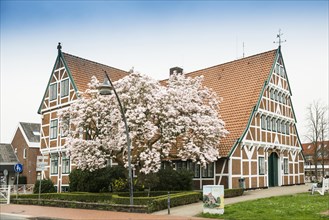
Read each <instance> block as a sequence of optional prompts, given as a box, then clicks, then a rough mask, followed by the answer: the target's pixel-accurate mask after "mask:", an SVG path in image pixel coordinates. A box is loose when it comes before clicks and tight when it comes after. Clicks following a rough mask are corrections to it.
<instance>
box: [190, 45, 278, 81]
mask: <svg viewBox="0 0 329 220" xmlns="http://www.w3.org/2000/svg"><path fill="white" fill-rule="evenodd" d="M277 50H278V49H273V50H269V51H265V52H262V53H258V54H254V55H250V56H248V57H243V58H240V59H237V60H231V61H227V62H225V63H220V64H216V65H213V66H210V67H206V68H202V69H198V70H195V71H192V72H189V73H186V75H189V74H191V73H195V72H199V71H204V70H207V69H211V68H214V67H218V66H221V65H225V64H229V63H233V62H237V61H242V60H245V59H250V58H253V57H256V56H260V55H263V54H266V53H271V52H274V51H277Z"/></svg>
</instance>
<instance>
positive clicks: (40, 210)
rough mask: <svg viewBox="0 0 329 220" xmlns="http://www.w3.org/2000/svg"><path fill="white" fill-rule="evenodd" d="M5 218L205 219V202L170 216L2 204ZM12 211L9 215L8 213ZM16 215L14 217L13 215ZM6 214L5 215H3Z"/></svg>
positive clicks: (295, 189) (272, 192)
mask: <svg viewBox="0 0 329 220" xmlns="http://www.w3.org/2000/svg"><path fill="white" fill-rule="evenodd" d="M309 188H310V187H309V185H301V186H286V187H273V188H269V189H262V190H253V191H247V192H245V193H244V195H243V196H240V197H234V198H227V199H225V205H227V204H232V203H237V202H242V201H247V200H254V199H259V198H266V197H271V196H279V195H289V194H296V193H301V192H307V191H308V189H309ZM0 210H1V220H3V219H8V220H12V219H15V220H49V219H56V220H59V219H85V220H87V219H95V220H104V219H116V220H144V219H145V220H158V219H159V220H161V219H174V220H189V219H190V220H198V219H199V220H201V219H203V218H196V217H192V216H195V215H196V214H199V213H200V212H202V203H201V202H199V203H194V204H190V205H185V206H179V207H175V208H171V215H170V216H169V215H168V214H167V213H168V211H167V210H163V211H159V212H155V213H152V214H139V213H126V212H111V211H99V210H86V209H71V208H57V207H45V206H32V205H11V204H10V205H0ZM8 214H9V215H8ZM13 216H14V217H15V216H16V218H11V217H13ZM2 217H4V218H2Z"/></svg>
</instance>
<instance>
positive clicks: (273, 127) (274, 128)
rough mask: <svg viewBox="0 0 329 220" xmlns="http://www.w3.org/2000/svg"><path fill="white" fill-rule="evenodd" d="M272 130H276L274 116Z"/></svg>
mask: <svg viewBox="0 0 329 220" xmlns="http://www.w3.org/2000/svg"><path fill="white" fill-rule="evenodd" d="M272 131H276V121H275V118H272Z"/></svg>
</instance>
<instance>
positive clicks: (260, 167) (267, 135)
mask: <svg viewBox="0 0 329 220" xmlns="http://www.w3.org/2000/svg"><path fill="white" fill-rule="evenodd" d="M187 75H188V76H190V77H196V76H201V75H203V76H204V82H203V83H204V85H205V86H207V87H208V88H211V89H213V90H214V91H215V92H217V93H218V95H219V96H220V97H222V98H223V100H222V102H221V104H220V114H221V117H222V119H223V120H224V121H225V123H226V125H225V127H226V129H227V130H228V131H229V134H228V135H227V136H226V137H225V138H223V139H222V140H221V143H220V146H219V148H218V149H219V152H220V156H221V158H219V159H218V160H217V161H216V162H215V163H213V164H209V165H208V166H207V167H206V168H200V167H199V166H198V165H195V164H193V163H191V162H189V161H176V162H175V165H176V168H178V169H179V168H181V167H186V168H187V169H192V170H193V171H194V185H195V188H197V189H201V188H202V185H212V184H219V185H224V186H225V188H238V187H244V188H247V189H250V188H266V187H271V186H284V185H295V184H303V183H304V157H303V154H302V148H301V142H300V140H299V137H298V132H297V128H296V116H295V113H294V109H293V105H292V100H291V96H292V92H291V88H290V85H289V80H288V76H287V71H286V68H285V65H284V61H283V56H282V53H281V47H280V46H279V47H278V49H275V50H271V51H268V52H264V53H260V54H257V55H254V56H250V57H246V58H242V59H238V60H235V61H232V62H228V63H224V64H220V65H216V66H213V67H209V68H206V69H202V70H198V71H195V72H191V73H188V74H187Z"/></svg>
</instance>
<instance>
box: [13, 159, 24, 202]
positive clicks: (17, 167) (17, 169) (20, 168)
mask: <svg viewBox="0 0 329 220" xmlns="http://www.w3.org/2000/svg"><path fill="white" fill-rule="evenodd" d="M14 170H15V172H16V178H17V182H16V199H17V198H18V179H19V173H21V172H23V165H22V164H20V163H17V164H15V166H14Z"/></svg>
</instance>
